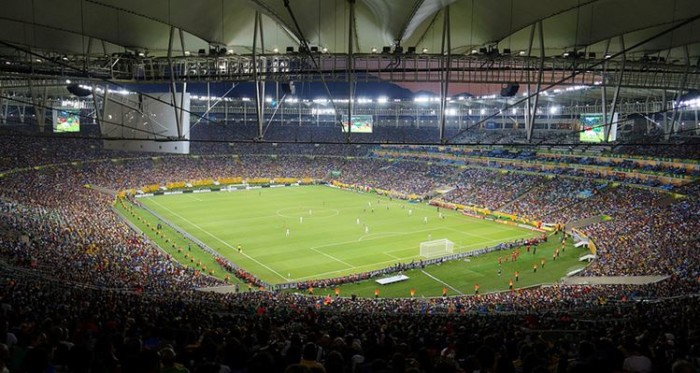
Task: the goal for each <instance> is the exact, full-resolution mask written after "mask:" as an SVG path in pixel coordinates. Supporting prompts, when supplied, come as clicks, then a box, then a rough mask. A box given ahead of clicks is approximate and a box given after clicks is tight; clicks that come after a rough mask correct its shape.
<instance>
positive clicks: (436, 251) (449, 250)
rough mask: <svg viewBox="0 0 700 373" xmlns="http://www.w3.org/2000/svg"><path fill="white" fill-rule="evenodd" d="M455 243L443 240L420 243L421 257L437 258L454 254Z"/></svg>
mask: <svg viewBox="0 0 700 373" xmlns="http://www.w3.org/2000/svg"><path fill="white" fill-rule="evenodd" d="M454 247H455V244H454V242H452V241H450V240H448V239H446V238H443V239H439V240H432V241H425V242H421V243H420V256H421V257H423V258H435V257H438V256H444V255H449V254H453V253H454Z"/></svg>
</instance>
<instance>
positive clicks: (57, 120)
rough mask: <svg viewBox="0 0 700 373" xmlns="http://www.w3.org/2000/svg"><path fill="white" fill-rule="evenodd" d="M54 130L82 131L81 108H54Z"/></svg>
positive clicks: (57, 131)
mask: <svg viewBox="0 0 700 373" xmlns="http://www.w3.org/2000/svg"><path fill="white" fill-rule="evenodd" d="M53 132H54V133H64V132H80V110H79V109H75V108H55V109H54V110H53Z"/></svg>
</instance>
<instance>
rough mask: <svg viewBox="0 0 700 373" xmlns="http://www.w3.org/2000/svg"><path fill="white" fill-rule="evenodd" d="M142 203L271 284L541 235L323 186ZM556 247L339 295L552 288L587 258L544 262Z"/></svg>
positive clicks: (446, 267)
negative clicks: (432, 245)
mask: <svg viewBox="0 0 700 373" xmlns="http://www.w3.org/2000/svg"><path fill="white" fill-rule="evenodd" d="M140 202H141V203H143V204H144V205H146V206H148V207H149V208H151V209H153V210H154V211H156V212H157V213H158V214H159V215H160V216H162V217H163V218H165V219H167V220H168V221H170V222H171V223H173V224H175V225H176V226H178V227H179V228H180V229H182V230H184V231H187V232H188V233H189V234H191V235H193V236H195V237H197V238H198V239H199V240H201V241H203V242H204V243H206V244H207V245H208V246H209V247H211V248H212V249H214V250H216V251H217V252H219V253H220V254H221V255H222V256H224V257H226V258H228V259H229V260H230V261H232V262H234V263H236V264H237V265H239V266H241V267H242V268H244V269H245V270H247V271H248V272H251V273H253V274H255V275H256V276H258V277H259V278H261V279H262V280H264V281H266V282H268V283H272V284H278V283H284V282H287V281H303V280H308V279H319V278H329V277H338V276H343V275H348V274H353V273H358V272H364V271H370V270H374V269H379V268H384V267H387V266H390V265H393V264H395V263H397V262H403V263H407V262H410V261H411V260H414V259H415V260H419V259H420V256H419V245H420V243H421V242H423V241H428V240H436V239H441V238H447V239H449V240H451V241H453V242H454V243H455V252H463V251H469V250H474V249H480V248H483V247H486V246H491V245H494V244H497V243H500V242H506V241H513V240H516V239H519V238H527V237H532V236H533V235H535V234H539V233H536V232H533V231H530V230H526V229H522V228H518V227H513V226H508V225H502V224H497V223H493V222H490V221H486V220H480V219H474V218H470V217H466V216H462V215H461V214H459V213H457V212H453V211H447V210H444V209H440V212H438V210H437V208H436V207H434V206H428V205H426V204H423V203H421V204H418V203H409V202H407V201H404V200H397V199H393V200H390V199H389V198H387V197H379V196H377V195H376V194H373V193H358V192H353V191H346V190H340V189H336V188H330V187H327V186H302V187H287V188H264V189H254V190H246V191H235V192H218V193H198V194H179V195H168V196H157V197H149V198H142V199H140ZM144 213H145V211H144ZM441 213H442V214H443V215H444V219H440V214H441ZM150 218H151V219H152V217H150ZM287 231H289V234H288V235H287ZM556 241H557V240H550V242H549V243H548V244H544V245H541V247H540V248H539V249H538V250H539V251H538V253H537V255H534V254H529V253H528V254H527V255H526V253H523V255H521V258H523V259H521V261H520V263H510V262H504V264H503V265H501V266H499V265H498V264H497V260H498V256H509V252H497V253H492V254H487V255H482V256H480V257H476V258H470V259H468V260H466V261H455V262H450V263H445V264H442V265H440V266H428V267H426V268H425V269H423V270H414V271H409V272H407V273H406V274H407V275H408V276H409V277H410V278H411V279H410V280H408V281H404V282H401V283H396V284H391V285H385V286H379V285H377V284H376V283H375V282H374V281H373V280H370V281H365V282H362V283H359V284H352V285H345V286H343V287H341V291H342V293H343V295H349V294H357V295H359V296H373V294H374V289H375V288H377V287H380V288H381V293H382V296H408V289H409V288H412V289H415V290H416V296H437V295H440V294H441V293H442V289H443V288H444V287H446V288H448V293H449V294H450V295H456V294H470V293H472V292H473V290H472V289H473V284H474V283H479V284H480V286H481V289H482V292H488V291H497V290H503V289H507V288H508V279H509V278H510V277H512V276H513V273H514V271H515V270H518V271H519V272H520V274H521V275H520V281H518V283H517V286H519V287H522V286H530V285H535V284H539V283H547V282H553V281H556V280H557V279H558V278H560V277H561V276H563V275H564V274H565V273H566V272H567V271H570V270H572V269H576V268H580V267H582V266H583V264H578V262H577V258H578V257H579V256H580V255H583V254H585V250H584V249H576V250H575V249H574V248H573V247H571V246H570V245H568V246H567V254H566V255H562V256H561V259H560V260H559V261H555V262H552V263H551V264H550V263H549V262H550V261H551V254H552V252H553V250H554V249H555V247H558V246H559V243H558V242H556ZM239 244H240V245H241V247H242V252H240V253H239V252H238V250H237V246H238V245H239ZM529 255H531V257H530V256H529ZM542 258H544V259H545V260H547V262H548V264H549V267H547V268H546V271H543V270H540V271H539V272H540V273H539V275H537V274H533V275H531V274H530V272H531V269H532V264H533V263H535V262H537V263H539V260H541V259H542ZM176 259H177V257H176ZM178 260H179V259H178ZM498 267H500V268H501V276H498V275H497V272H498ZM209 268H212V267H209ZM318 291H324V290H323V289H319V290H318ZM318 291H317V293H318ZM325 291H331V289H325Z"/></svg>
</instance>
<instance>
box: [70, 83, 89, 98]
mask: <svg viewBox="0 0 700 373" xmlns="http://www.w3.org/2000/svg"><path fill="white" fill-rule="evenodd" d="M66 89H68V92H70V93H71V94H72V95H75V96H78V97H87V96H90V95H91V94H92V91H91V90H89V89H85V88H83V87H81V86H79V85H77V84H75V83H73V84H69V85H68V87H66Z"/></svg>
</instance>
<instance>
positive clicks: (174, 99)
mask: <svg viewBox="0 0 700 373" xmlns="http://www.w3.org/2000/svg"><path fill="white" fill-rule="evenodd" d="M174 38H175V27H174V26H170V36H169V38H168V65H169V68H170V95H171V97H172V105H173V110H175V125H176V126H177V138H178V140H181V139H182V122H181V120H180V119H181V115H180V111H179V107H181V106H179V105H178V102H177V84H176V83H175V68H174V67H173V39H174ZM182 94H183V95H184V94H185V93H184V92H183V93H182Z"/></svg>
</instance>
